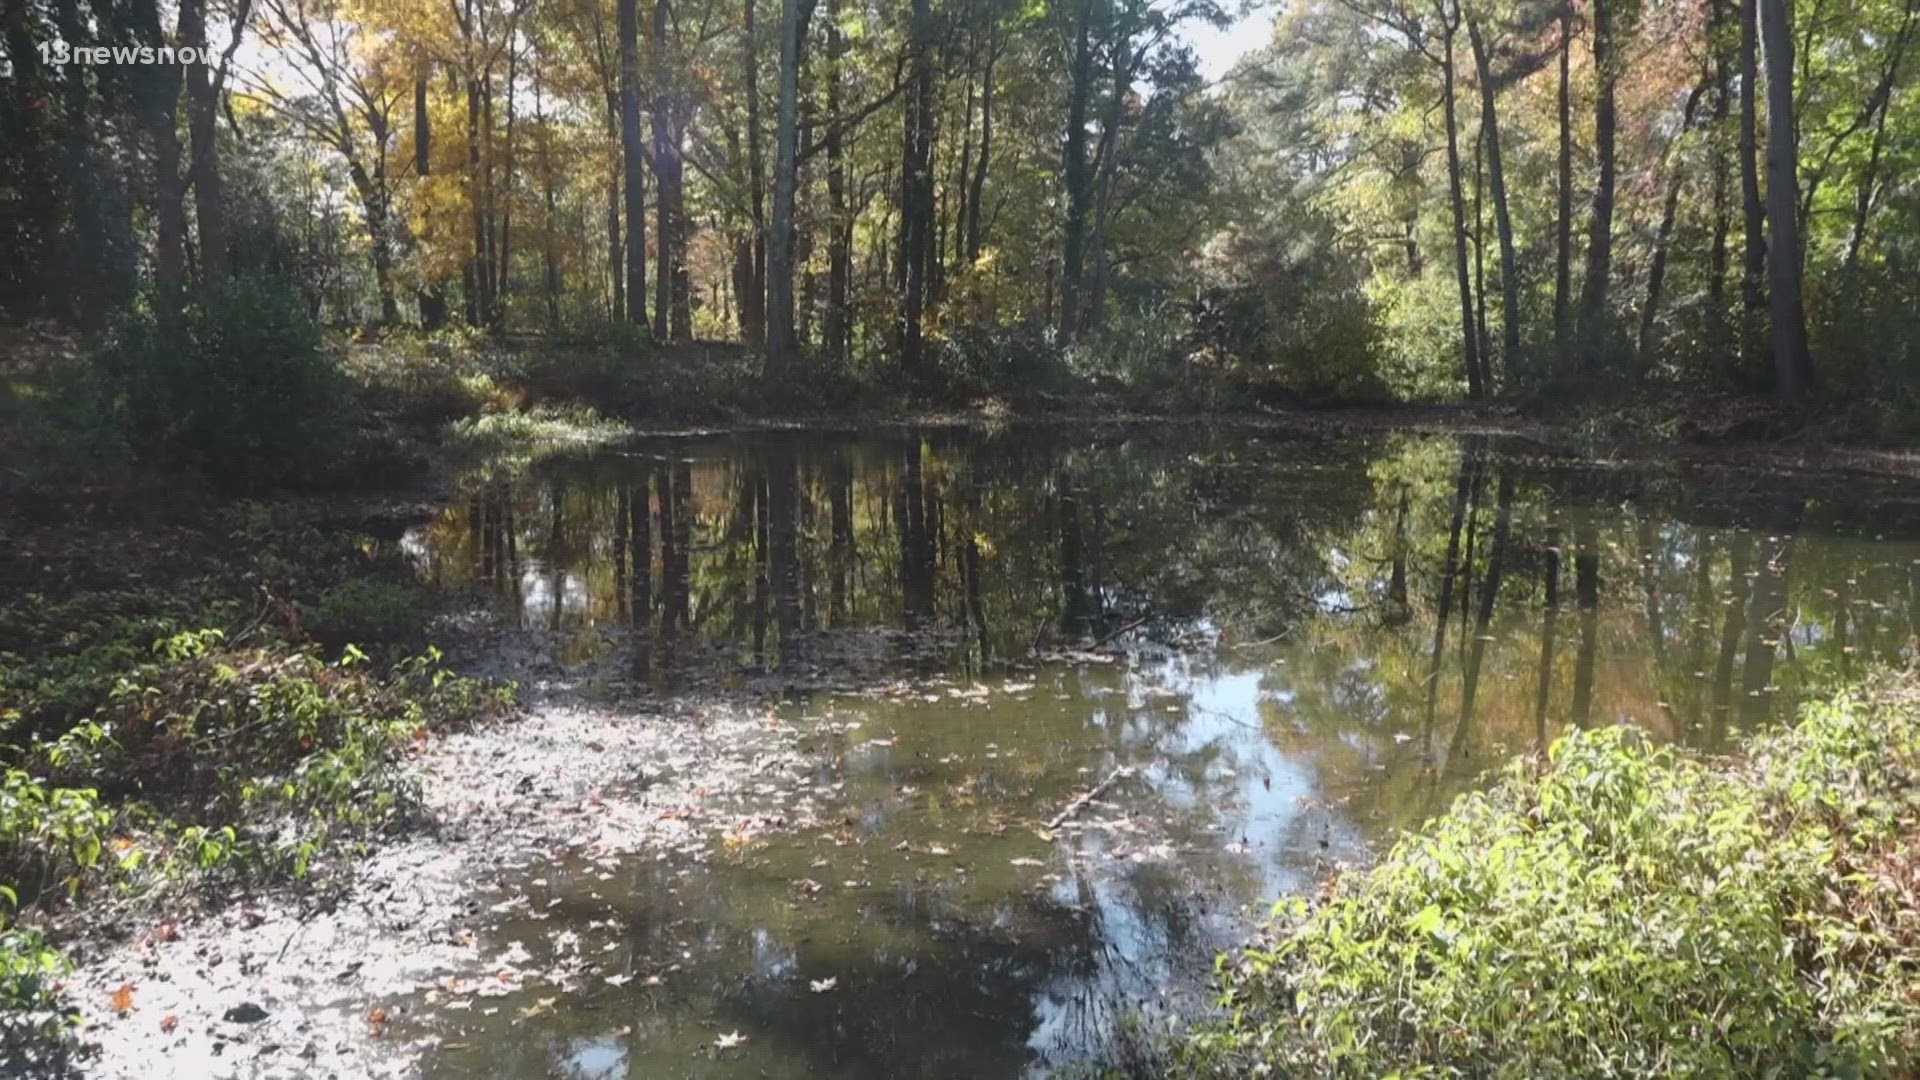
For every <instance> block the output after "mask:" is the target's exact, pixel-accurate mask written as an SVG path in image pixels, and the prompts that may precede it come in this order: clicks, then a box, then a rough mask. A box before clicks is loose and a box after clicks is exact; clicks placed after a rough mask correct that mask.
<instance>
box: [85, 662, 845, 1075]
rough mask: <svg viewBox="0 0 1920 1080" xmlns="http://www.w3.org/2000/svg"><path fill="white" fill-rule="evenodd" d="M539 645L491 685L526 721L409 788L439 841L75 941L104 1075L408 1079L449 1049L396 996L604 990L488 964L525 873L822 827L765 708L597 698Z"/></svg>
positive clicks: (435, 762)
mask: <svg viewBox="0 0 1920 1080" xmlns="http://www.w3.org/2000/svg"><path fill="white" fill-rule="evenodd" d="M519 644H521V645H522V646H523V648H522V649H521V650H519V655H518V656H517V657H515V658H514V659H512V660H509V661H505V662H502V661H500V660H498V659H496V660H495V662H493V663H492V664H490V665H488V669H487V674H489V675H491V676H493V677H497V678H512V679H514V680H515V681H517V682H520V683H521V684H522V686H523V687H524V696H525V698H526V701H525V705H524V708H523V709H522V711H521V712H520V714H519V715H517V716H514V717H511V718H508V719H503V720H499V721H494V722H489V723H486V724H483V725H480V726H476V727H474V728H472V729H469V730H465V731H460V732H455V733H451V734H447V735H444V736H442V737H439V738H437V739H435V740H433V741H432V742H431V743H429V744H426V745H424V746H422V747H420V748H419V749H418V751H417V752H416V753H414V754H413V755H412V757H411V758H410V760H409V761H408V763H407V772H408V774H409V775H410V776H411V778H412V779H414V780H415V781H416V782H417V783H418V790H419V795H420V809H421V810H422V812H423V815H424V822H423V824H422V826H421V827H420V828H418V829H416V830H413V831H410V832H409V833H408V834H406V835H404V836H401V837H399V838H396V839H393V840H391V841H389V842H387V843H384V844H381V845H380V846H378V847H377V848H376V849H375V850H374V851H373V852H372V853H371V854H369V855H368V856H367V857H366V858H365V859H364V860H361V861H359V862H358V863H357V865H355V866H353V867H352V869H351V870H349V871H347V872H346V873H347V877H346V879H345V880H344V881H343V882H339V883H337V884H338V885H339V886H342V887H339V888H336V889H335V890H331V891H330V892H329V893H328V894H326V895H323V896H317V897H316V896H307V897H300V896H293V895H287V894H284V893H281V894H267V895H262V896H256V897H251V898H246V899H234V900H231V901H230V902H226V903H221V904H216V905H211V906H209V907H208V908H207V909H206V910H203V911H201V912H199V913H197V914H194V915H191V916H189V917H187V918H184V919H180V920H177V921H175V920H171V919H165V918H157V919H155V920H154V921H152V922H151V923H148V924H146V925H139V926H123V927H122V928H121V929H122V930H123V931H124V936H121V937H119V938H118V939H117V940H116V939H112V938H109V937H106V936H104V935H100V934H95V935H92V936H89V937H82V938H81V939H79V940H78V941H76V942H74V943H73V950H72V951H73V959H74V971H73V973H72V975H71V976H70V977H69V979H68V980H67V984H68V988H69V992H70V996H71V998H72V1000H73V1001H74V1002H75V1003H76V1004H77V1006H78V1007H79V1009H80V1012H81V1015H82V1017H83V1020H84V1023H85V1035H86V1038H87V1040H88V1041H89V1042H91V1043H92V1044H93V1046H94V1051H95V1054H96V1056H94V1057H92V1058H91V1059H90V1060H88V1061H87V1062H86V1064H85V1066H84V1069H85V1072H86V1073H87V1074H88V1075H95V1076H107V1077H121V1076H128V1077H131V1076H178V1077H281V1076H286V1077H294V1076H330V1077H360V1076H388V1075H406V1074H408V1073H409V1072H411V1071H412V1069H413V1067H414V1064H415V1061H416V1059H417V1056H418V1054H419V1053H420V1052H421V1050H423V1049H424V1048H425V1047H426V1046H427V1045H430V1041H431V1040H426V1041H423V1040H422V1039H421V1038H418V1037H415V1038H409V1037H407V1036H406V1035H403V1034H400V1033H401V1032H403V1031H405V1030H406V1029H407V1028H408V1025H409V1022H410V1020H411V1019H412V1018H411V1017H409V1016H408V1015H406V1012H405V1006H404V1005H401V1004H393V1005H382V1004H381V1003H382V1002H383V1001H386V1000H388V999H394V998H400V997H404V996H406V995H409V994H413V993H418V992H421V991H425V992H426V994H427V996H428V999H429V1000H436V999H437V998H438V996H439V995H445V996H447V997H448V998H452V999H460V998H465V999H468V1000H471V1001H473V1002H476V1003H477V1006H476V1007H478V1008H482V1009H484V1008H487V1007H488V1003H489V1002H490V1001H491V999H493V998H497V997H500V996H503V995H506V994H509V993H512V992H513V991H515V990H518V989H519V988H520V987H521V985H522V984H523V983H525V982H526V981H528V980H539V981H542V982H546V981H550V980H552V979H554V978H555V977H556V974H557V975H559V976H560V977H561V978H563V979H570V980H573V981H576V982H577V981H584V980H594V981H596V982H597V981H598V979H599V978H600V977H602V975H603V973H602V972H600V971H598V970H597V969H596V968H595V967H593V966H592V965H590V964H588V965H583V966H581V967H579V968H577V969H575V970H572V971H568V972H562V973H556V972H552V971H534V970H528V969H526V968H525V967H524V966H523V965H524V963H525V957H524V956H519V957H516V956H515V955H511V954H501V953H491V954H490V953H488V952H486V951H484V950H483V948H482V946H481V944H480V943H479V942H478V941H477V939H476V935H475V932H474V927H475V924H476V923H478V922H481V921H483V920H485V919H486V917H487V916H488V915H489V914H490V913H495V912H498V911H501V910H506V909H509V908H511V907H513V906H516V905H526V904H527V903H529V900H528V897H527V896H525V895H519V894H513V893H512V891H511V890H508V891H505V892H503V890H502V885H503V884H504V883H505V882H506V881H507V880H508V879H509V878H512V877H515V876H516V874H518V873H519V872H521V871H525V870H527V868H529V867H533V866H537V865H544V864H547V863H550V862H554V861H557V860H559V859H561V858H575V859H584V860H588V861H592V860H601V859H613V858H622V857H635V856H640V857H647V858H655V859H660V860H668V861H672V862H674V863H676V864H698V863H701V862H703V861H705V860H706V859H708V858H709V857H711V856H712V854H713V853H714V851H715V850H716V849H717V848H718V847H719V846H721V845H723V844H725V843H729V842H731V843H739V842H741V841H742V840H744V839H745V838H751V837H756V836H759V835H760V834H762V833H766V832H769V831H773V830H783V829H791V828H797V827H802V826H805V825H810V824H815V823H816V822H815V820H814V819H815V813H816V810H817V806H816V805H815V804H814V802H813V800H812V798H811V797H810V796H809V795H808V794H807V792H806V790H805V788H806V786H807V785H806V780H807V778H808V777H809V776H810V775H811V773H812V772H813V771H814V770H815V769H816V768H817V766H818V762H817V761H816V759H815V757H814V756H813V755H811V754H809V753H807V752H805V751H803V750H801V749H800V748H799V746H798V745H797V740H796V732H795V730H794V729H793V728H792V727H791V726H790V725H786V724H783V723H781V722H779V721H778V720H777V719H774V718H773V717H771V715H770V714H769V713H768V712H767V710H766V709H765V708H764V707H761V706H760V705H758V704H756V703H754V702H753V701H751V700H750V699H749V698H747V697H744V696H741V695H719V694H713V693H705V694H700V695H697V696H694V697H689V698H660V699H646V700H642V701H641V702H639V704H638V705H637V706H628V707H625V708H622V707H618V706H614V705H609V704H605V703H596V702H595V701H594V700H592V699H593V697H595V696H597V695H591V694H588V693H585V692H583V691H582V689H581V686H580V683H579V682H578V681H576V679H575V678H554V677H553V674H554V673H553V672H552V670H551V669H550V667H549V666H548V665H547V664H545V663H544V662H543V661H541V660H538V659H535V658H534V654H533V652H532V650H530V649H527V648H524V646H525V645H527V643H525V642H521V643H519ZM502 651H503V652H504V653H505V654H506V655H509V656H513V655H514V652H515V650H513V649H511V648H509V649H507V650H502ZM589 678H591V676H589ZM121 988H129V993H127V994H117V992H118V991H119V990H120V989H121ZM121 1006H126V1007H125V1008H121Z"/></svg>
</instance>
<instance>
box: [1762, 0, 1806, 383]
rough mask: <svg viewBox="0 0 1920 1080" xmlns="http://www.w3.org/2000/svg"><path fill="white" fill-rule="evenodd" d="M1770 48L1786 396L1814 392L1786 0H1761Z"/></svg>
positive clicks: (1777, 283) (1777, 307)
mask: <svg viewBox="0 0 1920 1080" xmlns="http://www.w3.org/2000/svg"><path fill="white" fill-rule="evenodd" d="M1759 5H1760V18H1761V21H1762V22H1763V24H1764V25H1765V28H1766V33H1765V34H1764V35H1763V36H1764V37H1765V39H1766V52H1767V289H1768V292H1769V293H1770V294H1771V295H1770V306H1771V309H1772V310H1771V314H1772V316H1773V366H1774V376H1775V378H1776V380H1777V388H1778V390H1779V392H1780V394H1781V395H1782V396H1783V397H1786V398H1789V399H1792V400H1799V399H1801V398H1804V397H1806V396H1807V395H1808V394H1810V393H1812V392H1813V389H1814V370H1813V355H1812V353H1811V352H1809V351H1808V349H1807V313H1806V310H1805V307H1804V306H1803V303H1802V301H1801V296H1800V223H1799V221H1798V220H1797V214H1798V207H1797V206H1796V201H1797V198H1798V196H1799V192H1800V176H1799V172H1800V169H1799V165H1800V148H1799V136H1798V133H1797V132H1796V131H1795V130H1794V122H1793V47H1794V45H1793V26H1792V24H1791V22H1790V16H1789V13H1788V11H1787V3H1786V0H1759Z"/></svg>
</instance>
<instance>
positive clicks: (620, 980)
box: [607, 975, 633, 986]
mask: <svg viewBox="0 0 1920 1080" xmlns="http://www.w3.org/2000/svg"><path fill="white" fill-rule="evenodd" d="M632 981H633V976H631V975H609V976H607V985H608V986H625V985H627V984H628V983H630V982H632Z"/></svg>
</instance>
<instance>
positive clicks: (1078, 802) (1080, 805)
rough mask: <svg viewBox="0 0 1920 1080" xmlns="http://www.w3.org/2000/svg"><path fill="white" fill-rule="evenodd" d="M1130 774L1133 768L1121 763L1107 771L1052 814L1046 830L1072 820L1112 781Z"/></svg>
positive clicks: (1109, 785)
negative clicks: (1101, 777)
mask: <svg viewBox="0 0 1920 1080" xmlns="http://www.w3.org/2000/svg"><path fill="white" fill-rule="evenodd" d="M1132 775H1133V770H1132V769H1131V768H1128V767H1127V766H1125V765H1122V766H1120V767H1119V768H1117V769H1115V770H1113V771H1112V772H1110V773H1108V774H1107V778H1106V779H1105V780H1102V781H1100V782H1099V783H1097V784H1095V785H1093V787H1091V788H1089V789H1087V793H1086V794H1084V795H1082V796H1080V797H1079V798H1077V799H1075V800H1073V801H1072V802H1070V803H1068V804H1067V808H1066V809H1065V810H1062V811H1060V812H1059V813H1057V814H1055V815H1053V820H1052V821H1049V822H1047V829H1048V831H1052V830H1054V829H1057V828H1059V827H1060V826H1061V825H1063V824H1065V823H1066V822H1068V821H1070V820H1072V819H1073V817H1074V815H1076V814H1078V813H1079V812H1080V811H1082V810H1085V809H1086V808H1087V804H1089V803H1091V802H1093V800H1095V799H1097V798H1099V797H1100V795H1101V793H1102V792H1104V791H1106V790H1107V789H1108V788H1110V787H1112V786H1113V785H1114V783H1115V782H1117V781H1118V780H1119V779H1120V778H1121V777H1123V776H1132Z"/></svg>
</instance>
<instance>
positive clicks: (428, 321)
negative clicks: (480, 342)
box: [413, 60, 447, 330]
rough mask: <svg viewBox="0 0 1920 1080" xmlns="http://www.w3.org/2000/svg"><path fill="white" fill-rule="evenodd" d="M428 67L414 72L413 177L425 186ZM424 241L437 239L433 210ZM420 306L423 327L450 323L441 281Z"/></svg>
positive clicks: (427, 287) (421, 295)
mask: <svg viewBox="0 0 1920 1080" xmlns="http://www.w3.org/2000/svg"><path fill="white" fill-rule="evenodd" d="M427 74H428V69H427V64H426V61H424V60H421V61H418V62H417V66H416V67H415V70H414V73H413V174H414V176H416V177H418V178H419V179H420V180H421V181H422V182H423V183H424V182H425V181H426V179H427V177H429V176H431V175H432V174H433V122H432V119H431V118H430V116H429V114H428V112H427ZM422 217H423V218H424V224H423V225H422V226H421V229H420V235H421V239H423V240H428V241H431V240H432V238H433V210H432V208H431V207H428V208H427V209H426V210H425V211H424V212H423V214H422ZM414 300H415V302H416V303H418V304H419V306H420V326H421V328H422V329H426V330H438V329H440V328H441V327H443V326H445V325H446V324H447V295H446V292H445V291H444V290H443V289H442V288H441V286H440V284H439V283H438V282H427V283H425V284H423V285H421V286H420V288H419V289H418V290H417V292H416V293H415V295H414Z"/></svg>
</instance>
